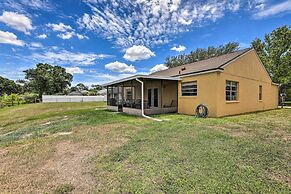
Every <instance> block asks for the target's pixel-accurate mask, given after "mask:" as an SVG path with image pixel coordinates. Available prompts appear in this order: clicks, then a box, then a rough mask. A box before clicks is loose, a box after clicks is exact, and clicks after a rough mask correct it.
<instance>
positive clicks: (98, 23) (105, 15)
mask: <svg viewBox="0 0 291 194" xmlns="http://www.w3.org/2000/svg"><path fill="white" fill-rule="evenodd" d="M83 1H84V2H85V3H86V4H87V5H89V6H90V7H91V10H92V13H85V14H84V15H83V16H82V17H81V18H80V19H79V20H78V23H79V25H80V26H81V27H84V28H87V29H89V30H92V31H95V32H96V33H98V34H101V35H102V36H103V37H104V38H106V39H108V40H110V41H112V42H114V43H115V45H116V46H119V47H122V48H127V47H130V46H133V45H144V46H148V47H149V46H154V45H160V44H165V43H168V42H169V41H170V40H171V37H173V35H175V34H178V33H180V32H185V31H189V30H191V29H192V28H193V27H194V26H200V25H202V24H204V23H205V22H207V21H216V20H217V19H219V18H221V17H223V15H224V14H225V13H226V12H227V11H231V12H235V11H237V10H238V9H239V8H240V1H239V0H229V1H225V0H205V1H194V0H190V1H182V0H154V1H148V0H124V1H122V2H121V1H117V0H108V1H106V3H104V0H83Z"/></svg>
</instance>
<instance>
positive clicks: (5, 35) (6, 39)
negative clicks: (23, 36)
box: [0, 30, 24, 46]
mask: <svg viewBox="0 0 291 194" xmlns="http://www.w3.org/2000/svg"><path fill="white" fill-rule="evenodd" d="M0 44H12V45H16V46H24V42H23V41H22V40H18V39H17V36H16V35H15V34H13V33H11V32H4V31H1V30H0Z"/></svg>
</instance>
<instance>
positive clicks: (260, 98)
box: [259, 86, 263, 100]
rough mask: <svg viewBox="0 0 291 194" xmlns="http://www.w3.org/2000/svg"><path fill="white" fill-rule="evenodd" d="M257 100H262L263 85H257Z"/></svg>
mask: <svg viewBox="0 0 291 194" xmlns="http://www.w3.org/2000/svg"><path fill="white" fill-rule="evenodd" d="M259 100H263V86H259Z"/></svg>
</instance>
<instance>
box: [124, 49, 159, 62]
mask: <svg viewBox="0 0 291 194" xmlns="http://www.w3.org/2000/svg"><path fill="white" fill-rule="evenodd" d="M154 56H156V55H155V53H154V52H152V51H151V50H150V49H148V48H147V47H145V46H137V45H134V46H132V47H130V48H128V49H126V51H125V54H124V56H123V58H124V59H126V60H128V61H140V60H145V59H149V58H151V57H154Z"/></svg>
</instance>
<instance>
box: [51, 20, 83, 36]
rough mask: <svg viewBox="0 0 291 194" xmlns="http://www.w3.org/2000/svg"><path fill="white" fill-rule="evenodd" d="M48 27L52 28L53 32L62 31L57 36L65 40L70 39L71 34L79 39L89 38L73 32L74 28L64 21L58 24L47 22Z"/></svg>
mask: <svg viewBox="0 0 291 194" xmlns="http://www.w3.org/2000/svg"><path fill="white" fill-rule="evenodd" d="M47 26H48V27H50V28H52V30H53V31H55V32H62V33H60V34H58V35H57V36H58V37H59V38H61V39H64V40H67V39H71V38H72V37H73V36H76V37H77V38H78V39H79V40H83V39H89V38H88V37H87V36H85V35H82V34H79V33H75V30H74V29H73V28H72V27H71V26H70V25H65V24H64V23H59V24H51V23H49V24H47Z"/></svg>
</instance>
